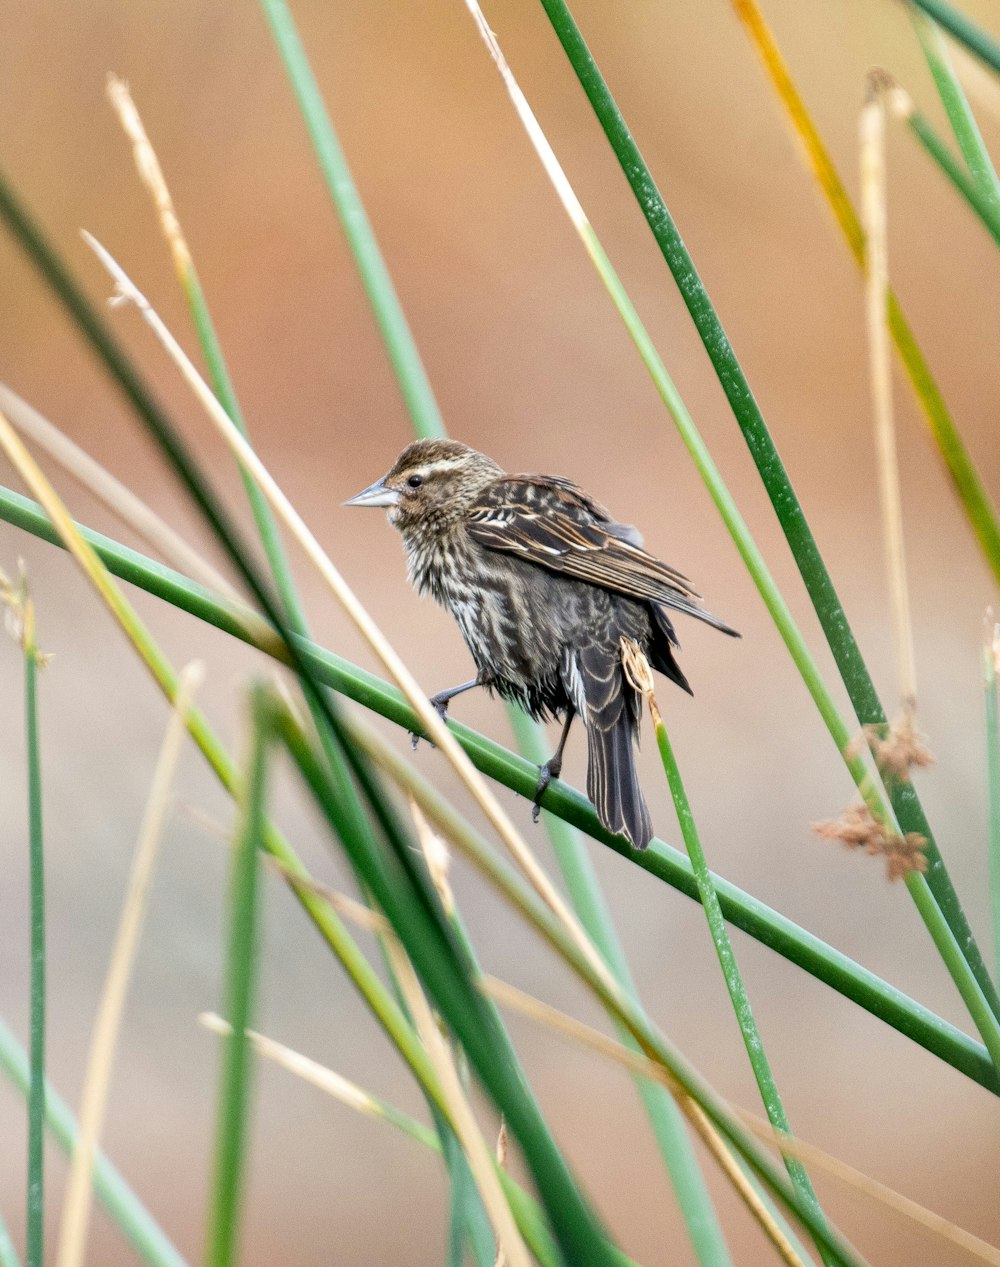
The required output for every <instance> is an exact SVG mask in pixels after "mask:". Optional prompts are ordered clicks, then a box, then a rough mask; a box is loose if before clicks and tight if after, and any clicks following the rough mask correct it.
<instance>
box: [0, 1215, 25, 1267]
mask: <svg viewBox="0 0 1000 1267" xmlns="http://www.w3.org/2000/svg"><path fill="white" fill-rule="evenodd" d="M0 1267H21V1260H20V1258H18V1256H17V1250H16V1249H15V1248H14V1242H13V1240H11V1235H10V1232H9V1231H8V1230H7V1224H6V1223H5V1222H4V1221H3V1219H2V1218H0Z"/></svg>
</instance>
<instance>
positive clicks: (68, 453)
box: [0, 383, 259, 620]
mask: <svg viewBox="0 0 1000 1267" xmlns="http://www.w3.org/2000/svg"><path fill="white" fill-rule="evenodd" d="M0 409H2V410H3V411H4V413H5V414H6V415H7V417H8V418H9V419H10V421H11V422H12V423H13V425H14V426H15V427H16V428H17V429H18V431H19V432H20V433H21V434H22V435H23V436H27V438H28V439H29V440H31V441H32V442H33V443H34V444H36V445H38V447H39V448H40V449H43V450H44V451H45V452H46V453H47V454H48V455H49V457H51V458H52V459H54V461H56V462H58V463H59V465H60V466H61V467H62V468H63V469H64V470H65V471H67V472H68V473H69V474H70V475H71V476H72V477H73V478H74V479H75V480H76V481H77V483H79V484H81V485H82V486H83V487H84V488H85V489H87V491H88V492H90V493H92V494H93V496H94V497H96V498H97V499H98V501H100V502H102V503H103V504H104V505H105V506H107V508H108V509H109V510H110V511H111V513H112V514H113V515H116V516H117V517H118V518H119V519H120V520H121V521H122V523H124V524H127V525H128V527H130V528H131V529H132V530H133V531H134V532H135V533H136V534H137V535H138V536H139V537H140V538H141V539H142V540H143V541H145V542H146V543H147V544H148V545H150V546H151V547H152V548H153V549H154V550H155V551H156V552H157V553H158V554H159V555H160V557H161V558H163V559H165V560H166V562H167V563H169V564H170V565H171V567H174V568H176V569H177V570H178V571H179V572H183V573H184V575H185V576H190V577H192V578H193V579H194V580H196V581H198V582H199V583H200V584H201V585H204V586H205V587H206V588H207V589H210V590H214V591H215V592H216V593H218V594H221V595H223V596H224V597H225V598H227V599H229V600H230V601H231V602H236V603H239V602H240V598H239V595H238V594H237V592H236V590H235V589H234V588H233V586H232V585H231V584H230V583H229V581H227V580H226V578H225V577H224V576H223V575H222V573H221V572H219V571H217V569H215V568H214V567H212V565H211V564H210V563H209V562H208V560H207V559H205V558H204V557H203V556H202V555H200V554H199V553H198V551H197V550H194V549H192V548H191V546H189V545H188V543H187V542H186V541H185V540H184V539H183V537H181V536H180V535H179V534H178V533H176V532H175V531H174V529H173V528H171V526H170V525H169V524H168V523H166V522H165V521H164V520H163V519H161V518H160V516H159V515H157V514H156V513H155V511H153V510H151V509H150V507H149V506H147V505H146V503H145V502H144V501H143V500H142V499H141V498H140V497H137V496H136V495H135V493H133V492H132V490H131V489H130V488H127V487H126V486H125V485H124V484H123V483H122V482H121V481H120V480H117V479H116V478H115V477H114V476H113V475H112V474H111V472H110V471H108V470H106V469H105V468H104V467H103V466H101V464H100V463H99V462H97V461H95V460H94V458H92V457H91V456H90V454H89V453H87V452H86V451H85V450H84V449H81V448H80V446H79V445H78V444H75V443H74V442H73V441H72V440H70V439H69V437H68V436H66V435H64V434H63V432H62V431H60V430H59V428H58V427H56V426H55V425H54V424H53V423H51V422H50V421H49V420H48V419H47V418H46V417H44V416H43V415H42V414H40V413H39V412H38V410H37V409H35V408H34V407H33V406H32V405H29V404H28V402H27V401H26V400H22V399H21V397H20V396H18V395H17V393H16V392H13V391H11V389H10V388H9V387H7V386H6V385H5V384H3V383H0ZM258 620H259V617H258Z"/></svg>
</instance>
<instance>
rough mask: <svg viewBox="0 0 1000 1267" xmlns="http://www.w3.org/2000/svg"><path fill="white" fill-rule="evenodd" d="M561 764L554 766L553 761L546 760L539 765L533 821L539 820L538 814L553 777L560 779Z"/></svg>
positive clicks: (532, 809)
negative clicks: (543, 763)
mask: <svg viewBox="0 0 1000 1267" xmlns="http://www.w3.org/2000/svg"><path fill="white" fill-rule="evenodd" d="M561 768H562V767H561V766H554V765H553V764H552V762H551V761H546V763H545V765H543V766H540V767H539V771H538V782H537V783H536V784H535V796H534V804H533V805H532V807H531V821H532V822H533V823H537V822H538V815H539V814H540V813H541V812H542V797H543V796H544V795H545V789H546V788H547V787H548V786H549V784H550V783H551V782H552V780H553V779H558V777H559V771H560V769H561Z"/></svg>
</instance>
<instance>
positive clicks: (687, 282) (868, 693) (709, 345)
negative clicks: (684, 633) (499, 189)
mask: <svg viewBox="0 0 1000 1267" xmlns="http://www.w3.org/2000/svg"><path fill="white" fill-rule="evenodd" d="M542 4H543V7H544V8H545V11H546V13H547V14H548V16H549V20H550V22H551V23H552V26H553V29H554V30H555V32H556V34H557V36H558V38H559V41H560V43H561V44H562V46H563V48H564V50H565V52H566V55H567V57H568V59H569V61H570V63H571V65H572V66H573V69H574V71H575V72H576V75H577V78H578V79H579V81H580V84H581V86H582V88H583V90H584V92H585V93H586V95H587V98H588V100H589V101H590V103H591V106H592V107H593V109H594V113H595V114H596V116H597V118H598V120H599V122H600V124H601V126H602V128H603V129H604V132H605V135H606V136H607V138H608V141H609V143H610V144H611V147H612V149H613V150H614V152H615V155H616V157H617V158H618V161H619V163H620V165H621V167H622V171H623V172H624V174H625V176H626V178H627V179H628V181H629V184H630V185H631V187H632V190H633V192H634V194H635V197H636V200H637V202H638V204H639V206H640V208H641V209H642V211H643V214H644V215H645V217H646V220H647V222H648V224H649V227H650V229H651V230H652V232H653V236H654V237H655V239H656V241H657V244H658V245H659V247H660V250H661V252H662V254H663V257H664V259H665V260H666V263H667V265H668V267H669V268H670V271H671V273H672V275H673V277H674V280H675V282H676V284H677V287H678V290H679V291H680V293H681V295H682V297H683V299H684V302H685V304H686V305H687V308H688V311H689V313H690V315H691V318H692V321H693V322H694V324H695V327H696V329H697V331H698V333H699V335H700V337H701V339H702V342H703V344H704V346H705V350H706V352H707V353H708V356H709V359H710V360H711V362H712V365H713V367H714V369H715V372H716V374H717V376H718V378H719V382H720V384H721V386H722V388H723V390H724V391H725V393H726V397H727V399H728V400H729V403H730V407H731V408H732V410H733V414H734V416H735V418H736V420H737V423H738V424H739V426H740V430H741V431H742V433H743V437H744V439H745V441H746V443H747V447H748V448H749V450H750V454H751V456H752V458H753V460H754V463H755V465H756V466H757V470H758V472H759V474H760V477H761V482H762V483H763V485H764V488H765V490H766V492H767V494H768V497H769V498H770V500H771V503H772V505H773V507H774V509H775V513H776V515H777V517H778V520H779V523H780V524H781V528H782V531H783V532H784V534H785V537H786V540H787V541H788V545H789V548H790V549H791V551H792V555H793V557H794V558H795V561H796V564H797V566H798V569H799V572H800V574H801V576H802V580H803V583H804V584H805V586H806V590H807V592H808V594H809V597H810V599H811V600H812V603H813V606H814V608H815V610H816V614H817V616H818V617H819V620H820V624H821V626H822V628H823V632H824V634H825V636H826V639H827V642H828V644H829V646H830V650H831V652H832V653H833V656H834V659H835V661H836V663H837V668H838V670H839V672H840V675H841V678H842V679H843V682H844V685H845V687H846V688H847V691H848V695H849V696H850V699H851V703H852V705H853V707H854V710H855V713H856V715H857V718H858V721H859V722H860V724H861V725H869V724H875V725H880V724H884V723H885V720H886V717H885V712H884V710H883V708H882V705H881V702H880V701H879V698H878V695H877V693H876V691H875V687H874V683H873V682H872V679H871V676H870V674H869V673H868V669H867V667H866V665H865V663H864V660H863V658H862V656H861V652H860V649H859V648H858V645H857V642H856V641H855V638H854V635H853V633H852V631H851V628H850V625H849V624H848V621H847V617H846V615H845V613H844V610H843V607H842V605H841V602H840V599H839V597H838V595H837V592H836V590H835V588H834V586H833V582H832V580H831V578H830V575H829V572H828V571H827V568H826V565H825V563H824V562H823V559H822V556H821V554H820V552H819V548H818V546H817V544H816V540H815V538H814V537H813V534H812V531H811V529H810V527H809V524H808V522H807V520H806V517H805V514H804V512H803V510H802V507H801V505H800V503H799V501H798V498H797V496H796V494H795V491H794V489H793V488H792V484H791V481H790V480H789V478H788V473H787V471H786V470H785V466H784V463H783V462H782V460H781V457H780V455H779V453H778V451H777V448H776V446H775V444H774V441H773V439H772V437H771V434H770V432H769V430H768V428H767V424H766V423H765V421H764V417H763V414H762V413H761V410H760V407H759V406H758V404H757V402H756V400H755V398H754V395H753V392H752V390H751V388H750V384H749V382H748V381H747V378H746V375H745V374H744V373H743V369H742V367H741V365H740V363H739V360H738V359H737V357H736V354H735V352H734V350H733V347H732V344H731V343H730V341H729V338H728V336H727V334H726V332H725V329H724V328H723V325H722V322H721V320H720V319H719V316H718V314H717V312H716V310H715V308H714V306H713V304H712V301H711V299H710V297H709V295H708V292H707V290H706V289H705V286H704V284H703V283H702V280H701V277H700V276H699V274H698V271H697V269H696V268H695V265H694V261H693V260H692V258H691V256H690V253H689V252H688V250H687V248H686V246H685V245H684V241H683V239H682V237H681V235H680V232H679V231H678V229H677V226H676V224H675V223H674V220H673V217H672V216H671V214H670V212H669V210H668V208H667V205H666V202H665V201H664V199H663V196H662V194H661V193H660V190H659V189H658V187H657V185H656V182H655V181H654V180H653V177H652V174H651V172H650V171H649V168H648V166H647V165H646V162H645V160H644V159H643V156H642V153H641V152H640V150H639V147H638V146H637V145H636V143H635V141H634V139H633V137H632V134H631V133H630V131H629V129H628V127H627V125H626V123H625V120H624V119H623V117H622V115H621V112H620V111H619V109H618V106H617V103H616V102H615V100H614V97H613V96H612V94H611V92H610V90H609V88H608V86H607V84H606V83H605V81H604V78H603V76H602V75H601V72H600V69H599V67H598V66H597V64H596V62H595V61H594V59H593V57H592V55H591V53H590V50H589V49H588V47H587V44H586V42H585V40H584V38H583V36H582V34H581V32H580V30H579V27H578V26H577V25H576V22H575V21H574V19H573V16H572V14H571V13H570V11H569V8H568V7H567V5H566V4H565V3H564V0H542ZM844 197H845V199H846V194H845V195H844ZM854 232H855V236H856V237H858V238H860V234H861V230H860V225H858V223H857V218H856V217H854ZM897 318H898V320H897V326H900V327H902V324H903V323H902V314H901V313H898V312H897ZM903 333H905V334H906V335H908V336H909V341H910V344H909V345H908V346H911V351H913V352H915V353H916V355H917V357H919V349H917V348H916V344H915V342H914V341H913V340H912V336H911V335H909V332H908V330H905V329H901V330H900V335H901V337H902V334H903ZM919 366H922V369H923V375H922V378H923V380H926V381H928V382H929V384H930V386H932V387H933V386H934V385H933V380H931V379H930V373H929V371H928V370H927V368H926V365H924V364H923V361H922V358H921V359H920V361H919ZM934 390H935V392H936V387H935V388H934ZM935 399H936V400H937V401H938V403H939V404H940V407H941V409H944V402H943V400H941V399H940V396H939V394H938V395H936V396H935ZM939 412H940V411H939ZM945 413H947V411H946V410H945ZM972 474H973V477H974V476H975V472H973V473H972ZM983 496H984V498H985V494H984V495H983ZM995 544H996V547H997V549H996V552H995V557H996V560H997V575H998V578H1000V531H998V532H997V533H996V536H995ZM890 792H891V797H892V803H893V810H894V812H895V813H896V816H897V818H898V819H899V822H900V826H901V828H902V829H903V831H917V832H920V833H921V834H922V835H924V836H925V837H926V838H927V840H928V854H927V856H928V863H929V873H928V882H929V883H930V884H931V888H932V891H933V892H934V895H935V897H936V899H937V900H938V902H939V903H940V905H941V907H942V909H943V910H944V911H945V915H946V918H947V919H948V923H949V926H950V927H951V929H952V931H953V933H954V935H955V939H956V941H957V942H958V943H959V945H960V946H961V947H963V949H964V951H965V953H966V956H967V958H968V961H969V965H970V967H971V968H972V971H973V973H974V974H975V977H976V980H977V982H978V983H979V986H980V988H981V989H982V990H983V991H984V993H986V995H987V997H988V998H989V1000H990V1004H991V1007H992V1009H993V1010H994V1013H995V1014H996V1015H997V1016H1000V997H998V996H997V994H996V992H995V990H994V989H993V987H992V983H991V982H990V979H989V974H988V973H987V972H986V968H985V965H984V964H983V961H982V955H981V953H980V951H979V949H978V946H977V944H976V942H975V939H974V937H973V935H972V930H971V928H970V926H969V923H968V920H967V919H966V917H965V914H964V911H963V910H962V907H961V903H960V902H959V900H958V895H957V893H956V892H955V890H954V886H953V885H952V883H951V880H950V877H949V876H948V873H947V870H946V868H945V865H944V862H943V860H942V858H941V855H940V851H939V850H938V849H937V846H936V844H935V843H934V838H933V835H932V834H931V831H930V827H929V825H928V823H927V820H926V818H925V817H924V814H923V811H922V809H921V808H920V805H919V802H918V800H917V797H916V793H915V792H914V791H913V789H912V785H910V784H908V785H905V787H899V788H894V789H890Z"/></svg>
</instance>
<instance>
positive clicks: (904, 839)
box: [812, 804, 927, 880]
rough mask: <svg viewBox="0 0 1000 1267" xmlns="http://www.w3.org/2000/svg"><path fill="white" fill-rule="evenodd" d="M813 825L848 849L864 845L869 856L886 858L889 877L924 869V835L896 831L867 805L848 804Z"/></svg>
mask: <svg viewBox="0 0 1000 1267" xmlns="http://www.w3.org/2000/svg"><path fill="white" fill-rule="evenodd" d="M812 829H813V831H814V832H815V833H816V835H817V836H822V837H823V838H824V839H825V840H839V841H840V843H841V844H842V845H845V846H846V847H847V848H848V849H863V850H864V851H865V853H867V854H870V855H871V856H872V857H879V856H881V857H883V858H885V870H886V875H887V876H888V878H889V879H890V880H899V879H902V877H903V876H905V875H906V874H907V873H908V872H910V871H926V870H927V858H926V856H925V853H924V850H925V849H926V847H927V841H926V840H925V839H924V837H923V836H921V835H919V834H918V833H917V832H914V831H911V832H907V833H906V835H905V836H899V835H897V834H896V833H895V832H893V831H890V830H889V828H888V827H887V826H886V825H885V823H881V822H879V820H878V819H877V818H875V816H874V815H873V814H872V812H871V810H870V809H869V808H868V806H867V805H864V804H860V805H848V807H847V808H846V809H845V810H844V811H843V812H842V813H841V815H840V817H839V818H831V819H828V820H827V821H826V822H823V823H813V824H812Z"/></svg>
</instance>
